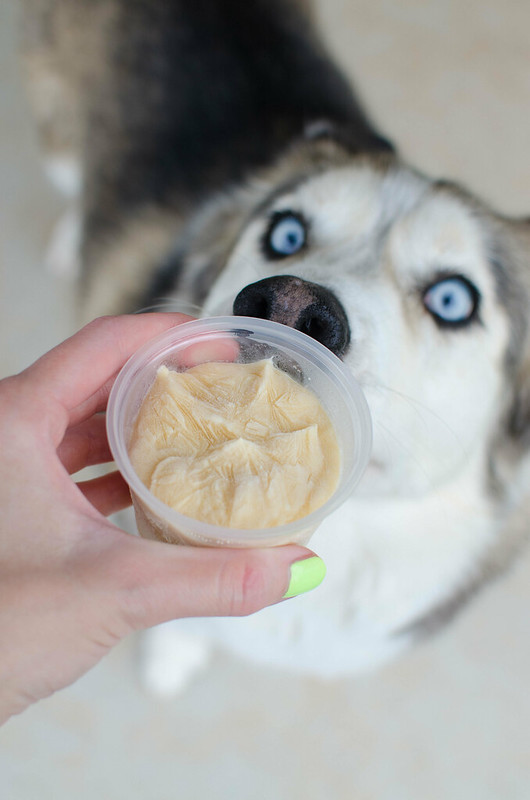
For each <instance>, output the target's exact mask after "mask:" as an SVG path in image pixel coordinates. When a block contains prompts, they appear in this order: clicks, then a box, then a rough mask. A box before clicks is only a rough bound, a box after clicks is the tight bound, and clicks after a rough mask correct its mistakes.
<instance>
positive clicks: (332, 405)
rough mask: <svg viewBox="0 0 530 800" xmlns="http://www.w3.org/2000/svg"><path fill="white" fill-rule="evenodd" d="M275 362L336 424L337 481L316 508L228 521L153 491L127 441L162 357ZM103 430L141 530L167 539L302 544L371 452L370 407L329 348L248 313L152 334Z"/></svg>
mask: <svg viewBox="0 0 530 800" xmlns="http://www.w3.org/2000/svg"><path fill="white" fill-rule="evenodd" d="M263 358H271V359H272V361H273V363H274V365H275V366H277V367H279V368H281V369H284V370H285V371H286V372H287V373H289V374H290V375H291V377H293V378H295V379H296V380H298V381H299V382H300V383H301V384H303V385H304V386H306V387H308V388H310V389H311V390H312V391H313V392H314V393H315V394H316V395H317V397H318V398H319V400H320V402H321V403H322V405H323V407H324V408H325V410H326V412H327V414H328V415H329V417H330V419H331V422H332V424H333V426H334V428H335V432H336V434H337V439H338V443H339V447H340V451H341V452H340V455H341V471H340V477H339V482H338V486H337V488H336V490H335V492H334V493H333V495H332V496H331V497H330V498H329V499H328V500H327V501H326V502H325V503H324V505H322V506H321V507H320V508H318V509H316V510H315V511H313V512H311V513H310V514H308V515H307V516H305V517H302V518H300V519H298V520H295V521H293V522H288V523H286V524H285V525H278V526H275V527H271V528H259V529H234V528H225V527H222V526H218V525H212V524H210V523H207V522H202V521H200V520H197V519H192V518H191V517H188V516H185V515H184V514H181V513H180V512H178V511H175V510H174V509H172V508H170V507H169V506H167V505H166V504H165V503H163V502H162V501H161V500H159V499H158V498H157V497H155V496H154V495H153V494H152V493H151V492H150V491H149V489H148V488H147V486H145V484H144V483H143V482H142V481H141V480H140V479H139V477H138V476H137V475H136V473H135V471H134V469H133V466H132V464H131V461H130V459H129V455H128V452H127V447H128V444H129V440H130V437H131V434H132V431H133V428H134V423H135V420H136V417H137V415H138V411H139V409H140V406H141V404H142V401H143V399H144V397H145V395H146V394H147V392H148V391H149V389H150V387H151V385H152V384H153V381H154V379H155V376H156V373H157V370H158V368H159V367H160V366H161V365H165V366H167V367H168V368H169V369H175V370H178V371H183V370H185V369H188V368H189V367H191V366H194V365H195V364H199V363H205V362H213V361H215V362H219V361H236V362H239V363H250V362H253V361H259V360H261V359H263ZM107 434H108V439H109V444H110V449H111V451H112V454H113V456H114V460H115V462H116V465H117V467H118V469H119V470H120V472H121V473H122V475H123V476H124V478H125V480H126V481H127V483H128V484H129V487H130V490H131V497H132V502H133V506H134V511H135V515H136V523H137V526H138V531H139V533H140V535H141V536H143V537H145V538H149V539H157V540H160V541H165V542H171V543H174V544H188V545H202V546H212V547H270V546H275V545H282V544H288V543H292V542H296V543H298V544H307V542H308V541H309V539H310V537H311V535H312V534H313V533H314V531H315V530H316V529H317V527H318V526H319V525H320V523H321V522H322V520H323V519H325V517H327V516H328V515H329V514H330V513H331V512H332V511H333V510H334V509H336V508H337V507H338V506H339V505H341V503H343V502H344V501H345V500H346V499H347V498H348V497H349V496H350V495H351V493H352V491H353V489H354V487H355V486H356V484H357V483H358V482H359V480H360V479H361V477H362V474H363V472H364V470H365V468H366V465H367V463H368V460H369V458H370V452H371V445H372V426H371V418H370V412H369V410H368V406H367V403H366V400H365V398H364V395H363V393H362V390H361V388H360V386H359V384H358V383H357V382H356V380H355V379H354V378H353V376H352V375H351V373H350V371H349V370H348V368H347V367H346V366H345V365H344V364H343V363H342V362H341V361H340V359H338V358H337V357H336V356H335V355H334V354H333V353H332V352H331V351H330V350H328V349H327V348H326V347H324V346H323V345H321V344H320V343H319V342H317V341H315V340H314V339H312V338H311V337H309V336H307V335H306V334H304V333H301V332H300V331H297V330H294V329H293V328H289V327H287V326H286V325H281V324H279V323H277V322H271V321H269V320H263V319H257V318H254V317H211V318H207V319H198V320H193V321H192V322H185V323H183V324H182V325H178V326H176V327H174V328H170V329H169V330H167V331H165V332H164V333H162V334H161V335H159V336H157V337H156V338H154V339H151V340H150V341H149V342H148V343H147V344H145V345H144V346H143V347H142V348H141V349H140V350H138V351H137V352H136V353H135V354H134V355H133V356H132V357H131V358H130V359H129V361H128V362H127V363H126V364H125V366H124V367H123V369H122V370H121V372H120V373H119V375H118V377H117V378H116V381H115V383H114V386H113V387H112V391H111V393H110V397H109V402H108V407H107Z"/></svg>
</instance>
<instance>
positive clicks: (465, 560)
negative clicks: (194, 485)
mask: <svg viewBox="0 0 530 800" xmlns="http://www.w3.org/2000/svg"><path fill="white" fill-rule="evenodd" d="M25 43H26V53H27V65H28V73H29V79H30V86H31V88H32V92H33V95H34V96H35V98H36V111H37V117H38V119H39V121H40V126H41V130H42V134H43V139H44V142H45V145H46V148H47V153H48V159H49V164H50V172H51V173H52V174H53V175H54V176H55V177H56V179H58V180H59V182H60V183H62V185H64V186H65V188H67V189H69V190H70V192H71V194H72V195H74V194H75V193H76V191H77V200H75V203H77V208H78V209H79V211H78V212H77V213H78V215H80V217H78V218H80V220H81V224H80V225H79V226H78V227H79V230H80V232H81V242H80V254H81V264H82V274H81V277H80V284H81V294H82V304H83V314H84V316H85V317H87V318H88V317H93V316H95V315H99V314H103V313H116V312H122V311H130V310H133V309H142V308H150V307H153V306H156V305H157V304H159V303H166V302H168V301H171V303H172V304H173V307H174V308H183V307H185V308H189V307H195V308H197V307H198V308H200V309H201V313H203V314H204V315H206V314H212V313H218V312H221V313H236V314H243V315H248V316H257V317H265V318H269V319H273V320H276V321H278V322H281V323H284V324H286V325H291V326H293V327H295V328H298V329H300V330H302V331H304V332H306V333H308V334H309V335H310V336H313V337H315V338H316V339H318V340H319V341H320V342H322V343H323V344H324V345H326V346H327V347H328V348H330V349H331V350H332V351H333V352H334V353H336V354H337V355H338V356H339V357H340V358H341V359H342V360H343V361H344V363H345V364H347V365H348V366H349V368H350V369H351V370H352V372H353V374H354V375H355V377H356V378H357V379H358V381H359V382H360V383H361V385H362V387H363V389H364V392H365V395H366V398H367V401H368V405H369V407H370V410H371V414H372V417H373V426H374V446H373V454H372V458H371V461H370V464H369V467H368V469H367V472H366V475H365V477H364V478H363V480H362V482H361V485H360V486H359V487H358V489H357V490H356V492H355V494H354V496H352V497H351V498H350V499H349V500H348V501H347V502H346V503H345V504H344V505H343V506H342V507H341V508H340V509H339V510H338V511H336V512H335V513H334V514H333V515H332V516H331V517H329V518H328V520H327V521H326V522H325V523H324V524H322V526H321V527H320V529H319V530H318V531H317V533H316V534H315V535H314V538H313V539H312V541H311V547H312V548H313V549H314V550H315V551H316V552H317V553H318V554H319V555H321V556H322V557H323V559H324V560H325V561H326V563H327V566H328V576H327V579H326V581H325V582H324V584H323V585H322V586H321V587H320V588H319V589H318V590H317V591H315V592H313V593H311V594H309V595H307V596H305V597H304V598H300V599H299V600H291V601H289V602H288V603H282V604H280V605H279V606H276V607H274V608H269V609H266V610H265V611H263V612H260V614H258V615H255V616H254V617H252V618H248V619H244V620H233V619H231V620H208V621H204V624H203V621H195V622H192V621H182V622H179V623H169V624H168V625H166V626H162V627H161V628H158V629H154V630H153V631H152V632H151V634H150V636H148V638H147V639H146V645H147V650H146V654H147V661H146V676H147V679H148V680H149V681H151V684H152V686H153V687H154V688H155V689H158V690H163V689H171V688H176V687H177V686H178V685H179V684H180V683H181V682H182V681H184V680H185V678H186V676H187V673H188V671H191V669H192V668H194V667H195V666H197V665H198V664H199V663H202V662H203V661H204V659H205V654H206V647H207V644H206V642H207V641H208V642H211V641H216V642H219V643H222V645H223V646H225V647H231V648H232V649H233V650H235V651H237V652H238V653H240V654H241V655H242V656H244V657H250V658H253V659H257V660H260V661H262V662H265V663H268V664H275V665H277V666H278V667H283V668H291V669H294V670H302V671H306V672H311V673H313V674H317V675H322V676H334V675H343V674H348V673H353V672H355V671H359V670H363V669H369V668H372V667H374V666H375V665H377V664H378V663H381V662H383V661H385V660H386V659H388V658H389V657H391V656H393V655H395V654H396V653H398V652H399V651H401V650H403V649H404V648H406V647H408V646H409V645H410V644H411V643H413V642H415V641H417V640H418V639H420V638H421V637H424V636H425V635H427V634H431V633H432V632H434V631H436V630H438V629H439V628H440V627H441V626H443V625H445V624H446V623H447V622H448V621H449V620H451V619H452V618H453V617H454V615H455V613H456V612H457V611H458V610H460V609H461V608H462V607H463V606H464V605H465V603H466V602H467V601H468V600H469V598H470V597H471V596H473V595H474V594H475V593H476V592H477V590H478V589H480V588H482V587H483V586H484V585H485V584H486V583H487V582H488V581H490V579H492V578H493V577H494V576H496V575H498V574H499V573H500V572H502V571H503V570H504V569H505V568H506V567H507V566H508V565H509V564H510V563H511V562H512V561H513V559H514V557H515V556H516V554H517V553H518V552H519V549H520V547H521V545H522V544H523V542H524V540H525V534H526V531H525V527H526V525H525V520H524V514H523V510H524V503H525V492H526V490H527V489H528V486H529V482H528V473H529V465H530V458H529V450H530V327H529V310H530V301H529V297H530V269H529V268H530V222H528V221H527V220H515V219H507V218H505V217H502V216H500V215H499V214H497V213H495V212H494V211H493V210H492V209H490V208H489V207H487V206H486V205H485V204H484V203H482V202H481V201H480V200H478V199H477V198H475V197H473V196H471V195H470V194H469V193H468V192H466V191H465V190H464V189H462V188H460V187H458V186H456V185H454V184H452V183H449V182H447V181H440V180H433V179H431V178H429V177H427V176H425V175H422V174H420V173H419V172H417V171H416V170H414V169H412V168H411V167H410V166H408V165H407V164H405V163H403V161H402V160H401V159H400V157H399V155H398V154H397V153H396V152H395V151H394V149H393V147H392V146H391V144H390V143H389V142H388V141H387V140H386V139H385V138H383V137H382V136H381V135H380V134H379V133H378V132H377V131H376V130H375V129H374V127H373V126H372V125H371V124H370V122H369V121H368V119H367V117H366V116H365V114H364V113H363V111H362V110H361V108H360V106H359V104H358V101H357V99H356V96H355V94H354V91H353V90H352V88H351V87H350V86H349V84H348V83H347V82H346V81H345V79H344V78H343V77H342V75H341V74H340V72H339V71H338V69H337V68H336V67H335V66H334V65H333V63H332V61H331V60H330V58H329V57H328V55H327V54H326V52H325V50H324V47H323V45H322V44H321V43H320V41H319V39H318V35H317V33H316V32H315V28H314V26H313V22H312V17H311V13H310V11H309V9H308V8H307V6H306V3H305V2H303V0H247V2H241V0H193V2H184V0H127V2H126V1H125V0H98V1H97V2H90V0H40V1H38V0H27V13H26V18H25ZM75 218H76V217H75V215H74V220H75ZM75 225H76V223H75V222H74V225H73V229H74V230H75ZM72 238H74V239H75V235H72ZM197 636H200V637H201V638H197ZM174 651H176V652H177V655H178V659H175V658H174V657H173V652H174ZM177 661H179V664H180V665H179V664H177Z"/></svg>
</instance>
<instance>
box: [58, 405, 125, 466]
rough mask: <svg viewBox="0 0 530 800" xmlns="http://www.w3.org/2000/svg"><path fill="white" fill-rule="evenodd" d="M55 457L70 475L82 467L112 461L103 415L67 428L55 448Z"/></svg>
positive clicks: (97, 415)
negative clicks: (56, 456)
mask: <svg viewBox="0 0 530 800" xmlns="http://www.w3.org/2000/svg"><path fill="white" fill-rule="evenodd" d="M57 455H58V456H59V458H60V460H61V462H62V464H63V466H64V467H65V469H66V470H67V471H68V472H69V473H70V475H72V474H73V473H74V472H78V471H79V470H80V469H83V468H84V467H91V466H93V465H94V464H106V463H107V462H109V461H112V460H113V457H112V453H111V452H110V448H109V443H108V441H107V431H106V426H105V415H104V414H95V415H94V416H92V417H90V418H89V419H87V420H84V421H83V422H81V423H79V425H75V426H74V427H73V428H69V429H68V430H67V431H66V433H65V436H64V439H63V440H62V442H61V444H60V445H59V447H58V448H57Z"/></svg>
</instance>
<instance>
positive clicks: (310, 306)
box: [233, 275, 351, 357]
mask: <svg viewBox="0 0 530 800" xmlns="http://www.w3.org/2000/svg"><path fill="white" fill-rule="evenodd" d="M233 312H234V314H236V315H241V316H246V317H261V318H262V319H270V320H272V321H274V322H280V323H282V324H283V325H289V327H291V328H296V330H299V331H302V333H307V334H308V336H311V337H312V338H313V339H316V340H317V341H319V342H320V343H321V344H323V345H324V346H325V347H327V348H328V349H329V350H331V351H332V352H333V353H335V355H337V356H339V357H340V356H343V355H344V353H345V352H346V350H347V348H348V345H349V343H350V336H351V333H350V325H349V323H348V317H347V316H346V312H345V311H344V309H343V307H342V305H341V304H340V302H339V300H338V299H337V298H336V297H335V295H334V294H333V293H332V292H331V291H330V290H329V289H326V288H325V287H323V286H319V285H318V284H316V283H309V282H308V281H303V280H301V279H300V278H296V277H294V276H293V275H281V276H274V277H272V278H265V279H264V280H261V281H257V282H256V283H251V284H249V285H248V286H246V287H245V288H244V289H242V290H241V291H240V292H239V294H238V295H237V297H236V299H235V300H234V305H233Z"/></svg>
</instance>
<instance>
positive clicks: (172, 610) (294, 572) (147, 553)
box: [116, 537, 326, 630]
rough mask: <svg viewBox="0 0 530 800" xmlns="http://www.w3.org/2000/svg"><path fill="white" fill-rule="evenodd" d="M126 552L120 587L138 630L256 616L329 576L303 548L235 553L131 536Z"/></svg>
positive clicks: (123, 604) (133, 626) (126, 614)
mask: <svg viewBox="0 0 530 800" xmlns="http://www.w3.org/2000/svg"><path fill="white" fill-rule="evenodd" d="M128 538H129V537H128ZM127 550H128V552H127V554H126V555H124V558H120V559H119V560H120V562H121V563H120V564H119V565H117V566H118V570H117V571H118V573H119V579H118V581H117V582H116V585H117V588H118V594H119V599H118V603H119V607H120V611H121V613H122V615H123V616H124V618H125V620H126V622H127V624H128V626H129V627H130V628H131V629H133V630H139V629H141V628H148V627H151V626H153V625H157V624H159V623H161V622H167V621H168V620H170V619H176V618H181V617H208V616H223V617H224V616H245V615H247V614H252V613H254V612H255V611H258V610H259V609H261V608H264V607H265V606H269V605H272V604H274V603H278V602H280V601H281V600H283V599H285V598H286V597H293V596H295V595H297V594H301V593H302V592H306V591H309V590H310V589H313V588H315V587H316V586H318V585H319V584H320V583H321V582H322V580H323V579H324V576H325V572H326V568H325V566H324V563H323V561H321V559H320V558H318V556H316V555H315V554H314V553H313V552H312V551H311V550H308V549H306V548H304V547H299V546H298V545H286V546H283V547H274V548H267V549H243V550H236V549H221V548H200V547H184V546H181V545H171V544H162V543H159V542H152V541H148V540H145V539H140V538H137V537H130V538H129V546H128V548H127Z"/></svg>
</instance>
